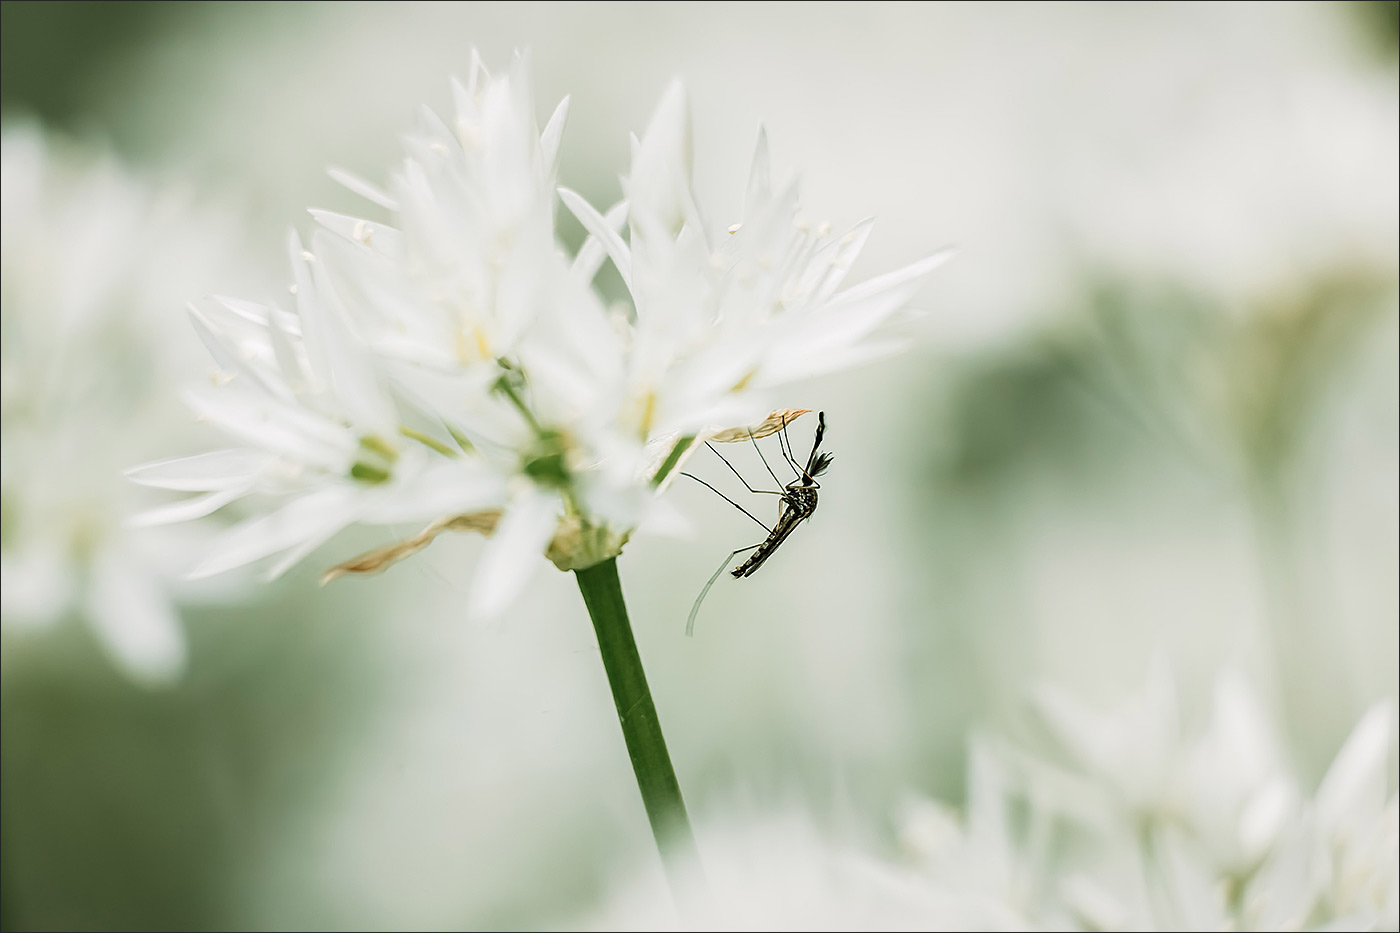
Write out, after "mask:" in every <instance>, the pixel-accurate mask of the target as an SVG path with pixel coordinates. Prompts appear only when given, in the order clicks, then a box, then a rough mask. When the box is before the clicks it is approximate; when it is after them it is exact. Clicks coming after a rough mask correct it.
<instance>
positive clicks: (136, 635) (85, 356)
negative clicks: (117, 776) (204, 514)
mask: <svg viewBox="0 0 1400 933" xmlns="http://www.w3.org/2000/svg"><path fill="white" fill-rule="evenodd" d="M0 151H3V174H4V189H5V198H4V209H3V220H0V289H3V293H4V298H3V312H0V325H3V332H4V339H3V342H0V346H3V351H0V385H2V388H0V412H3V421H2V422H0V433H2V434H3V437H4V444H3V461H4V465H3V472H2V473H0V476H2V477H3V478H2V479H0V504H3V516H2V517H0V529H2V533H0V577H3V586H0V593H2V594H3V596H0V619H3V622H4V625H5V628H6V630H7V631H14V630H16V629H23V628H34V627H41V626H47V625H51V624H53V623H54V622H56V621H58V620H59V619H61V618H63V617H64V616H66V615H68V614H70V613H75V614H77V615H80V616H82V617H84V618H85V619H86V620H87V621H88V622H89V623H90V625H91V626H92V630H93V631H94V633H95V634H96V635H97V638H98V641H99V643H100V644H101V645H102V646H103V647H104V648H105V649H106V651H107V652H108V653H109V654H110V655H111V656H112V658H113V660H114V661H115V662H116V663H117V664H118V665H119V666H120V667H121V668H122V669H123V670H124V671H125V672H127V673H128V674H130V675H131V676H133V677H135V678H137V679H138V680H142V681H146V682H163V681H167V680H169V679H171V678H173V677H174V676H176V675H177V674H178V673H179V672H180V671H181V670H182V668H183V666H184V663H185V653H186V652H185V642H184V636H183V633H182V631H181V627H180V624H179V615H178V611H177V609H176V598H175V592H174V591H175V590H177V589H179V587H178V581H179V578H180V575H181V574H180V571H182V570H183V568H182V567H181V566H180V563H181V558H182V555H183V554H184V553H185V551H186V550H187V549H188V546H189V538H190V537H191V535H192V534H197V533H198V532H197V531H195V530H190V531H185V532H183V533H180V534H176V535H171V534H155V533H152V532H150V531H147V530H143V529H140V528H136V527H131V526H129V525H128V524H127V523H126V521H125V520H126V518H127V516H128V514H129V513H130V511H131V510H132V508H133V506H134V505H135V503H134V502H133V496H132V494H133V492H134V490H132V489H131V488H130V487H129V486H128V484H126V483H124V482H122V480H121V478H120V473H121V470H122V468H123V467H125V466H127V465H128V464H130V463H131V462H132V461H133V460H136V459H138V458H142V457H149V456H152V455H155V454H157V453H158V452H159V451H160V450H161V449H162V448H169V447H170V446H172V445H174V444H177V443H183V442H185V441H184V439H185V435H186V434H187V433H188V429H187V424H188V419H187V418H185V417H184V416H183V413H182V412H181V411H180V409H179V406H178V405H176V404H173V403H174V391H175V387H176V386H178V385H179V383H180V381H181V380H183V379H185V378H187V377H188V376H191V375H193V373H194V372H197V370H190V369H188V368H187V360H189V359H190V358H191V354H190V353H188V352H187V350H188V349H191V347H189V346H187V341H186V339H185V338H186V337H187V336H188V335H186V334H183V333H182V332H181V331H180V329H179V328H178V326H176V327H172V326H169V322H168V320H167V319H168V318H176V319H178V317H179V308H180V305H181V304H182V303H183V301H184V300H185V298H184V296H185V295H186V294H188V291H187V290H188V289H191V288H195V287H208V286H209V284H211V283H212V282H213V281H214V276H216V275H220V274H222V273H223V272H225V271H226V270H227V269H228V268H229V266H230V263H229V261H228V259H227V258H226V257H228V256H230V255H235V254H236V250H233V249H230V248H229V247H230V243H229V242H228V239H229V238H228V237H227V236H225V235H223V234H222V233H220V232H219V230H220V228H221V226H226V224H222V223H221V224H219V225H216V224H215V223H214V222H213V221H214V218H213V217H211V216H206V215H205V214H202V213H195V212H193V211H190V210H189V209H188V208H187V207H186V206H184V205H182V204H180V203H179V201H178V199H176V198H174V197H173V196H172V194H171V193H169V192H156V191H153V190H150V189H148V188H147V187H146V186H144V185H142V184H140V183H138V182H137V181H135V180H133V179H132V178H130V177H128V176H127V175H126V174H125V172H123V171H122V170H121V169H119V168H118V167H117V166H116V165H115V164H114V163H111V162H109V161H104V160H101V159H94V158H87V157H79V156H77V155H76V154H75V152H74V151H73V150H72V148H71V147H70V146H68V145H65V144H64V143H62V142H59V141H56V140H52V139H46V138H45V137H43V136H42V135H40V134H39V133H38V132H37V131H35V130H32V129H28V128H22V129H15V130H7V131H6V133H5V135H4V139H3V143H0ZM196 283H199V284H198V285H196ZM194 349H197V348H194ZM210 510H212V507H211V509H210ZM206 511H209V510H206Z"/></svg>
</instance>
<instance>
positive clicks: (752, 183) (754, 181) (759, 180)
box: [743, 126, 772, 223]
mask: <svg viewBox="0 0 1400 933" xmlns="http://www.w3.org/2000/svg"><path fill="white" fill-rule="evenodd" d="M771 185H772V181H771V171H770V169H769V167H768V131H767V130H766V129H765V128H763V127H761V126H760V127H759V128H758V143H757V144H756V145H755V146H754V148H753V162H752V164H751V165H750V166H749V186H748V190H747V191H746V192H745V193H744V213H743V218H744V223H749V222H750V221H752V220H753V218H754V217H756V216H757V215H758V213H759V211H761V210H763V208H764V206H765V205H766V204H767V203H768V199H769V198H770V197H771V196H772V194H771Z"/></svg>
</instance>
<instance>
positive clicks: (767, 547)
mask: <svg viewBox="0 0 1400 933" xmlns="http://www.w3.org/2000/svg"><path fill="white" fill-rule="evenodd" d="M825 433H826V412H818V413H817V431H816V436H815V437H814V438H813V440H812V452H811V454H809V455H808V457H807V463H806V465H805V466H804V465H801V464H799V463H798V462H797V461H796V460H795V459H794V458H793V456H792V447H791V442H788V446H787V447H786V449H784V450H783V457H784V459H785V460H786V461H787V462H788V464H789V466H791V467H792V469H793V471H794V472H796V473H798V476H797V478H796V479H794V480H793V481H792V482H790V483H788V484H787V485H786V486H784V487H783V488H782V489H781V490H767V489H754V488H753V487H752V486H749V484H748V482H747V481H745V480H744V478H743V477H742V476H740V475H739V471H738V470H734V467H733V466H730V465H729V461H727V460H726V461H725V465H727V466H729V468H730V469H731V470H733V471H734V475H736V476H739V479H740V481H741V482H743V483H744V485H745V486H746V487H748V489H749V491H750V492H768V493H772V494H774V495H778V496H781V497H782V498H781V499H780V500H779V504H778V521H777V522H776V523H775V524H774V525H773V527H772V528H768V526H766V525H764V526H763V527H764V528H765V529H767V531H768V537H767V538H765V539H764V540H763V541H761V542H759V543H758V544H751V545H749V546H748V547H744V548H739V549H738V550H736V551H731V552H730V553H729V555H728V556H727V557H725V559H724V562H723V563H721V564H720V566H719V569H718V570H716V571H715V572H714V574H713V575H712V576H711V577H710V579H709V582H708V583H706V584H705V588H704V589H703V590H701V591H700V596H699V598H698V599H696V600H695V605H694V607H692V608H691V610H690V618H689V620H688V621H687V622H686V627H685V631H686V634H687V635H689V634H690V633H691V631H692V630H693V629H694V628H695V616H696V614H697V613H699V611H700V604H701V603H702V602H704V601H705V596H706V595H707V594H708V593H709V592H710V587H712V586H714V583H715V580H716V579H718V578H719V575H720V574H721V573H722V572H723V571H724V568H725V566H726V565H727V564H728V563H729V561H730V559H731V558H733V557H735V556H737V555H739V554H742V553H744V552H745V551H753V553H752V554H750V555H749V556H748V558H747V559H746V560H745V561H744V562H743V563H741V564H740V565H739V566H737V567H735V568H734V569H733V570H731V571H730V575H731V576H733V577H735V578H736V579H738V578H741V577H751V576H753V575H754V574H755V573H757V572H758V569H759V568H760V567H762V566H763V564H764V562H766V561H767V560H768V558H770V557H772V556H773V554H774V552H776V551H777V550H778V548H779V547H780V546H781V545H782V543H783V542H784V541H786V540H787V539H788V536H789V535H791V534H792V533H793V532H794V531H796V530H797V526H798V525H800V524H802V522H804V521H806V520H807V519H809V518H811V517H812V513H814V512H816V510H817V490H819V489H821V483H819V482H817V477H818V476H821V475H822V474H823V473H825V472H826V468H827V467H828V466H830V465H831V454H829V453H826V452H823V451H822V450H821V443H822V436H823V435H824V434H825ZM786 437H787V426H786V425H784V426H783V430H782V431H781V432H780V433H779V435H778V445H779V447H780V448H782V447H783V441H784V439H785V438H786ZM750 440H752V436H750ZM754 448H755V449H757V448H758V444H757V442H756V441H755V442H754ZM715 453H716V454H718V453H719V451H715ZM759 457H760V458H763V453H762V451H759ZM721 459H723V457H721ZM763 463H764V466H767V465H768V461H767V459H766V458H763ZM768 472H769V475H772V473H773V471H772V468H771V467H770V468H769V470H768ZM686 475H687V476H689V475H690V474H686ZM691 478H692V479H697V480H698V479H699V478H698V477H691ZM773 478H774V480H775V481H777V477H776V476H774V477H773ZM699 481H700V482H702V483H703V482H704V480H699ZM705 485H706V486H709V485H710V484H709V483H705ZM710 488H711V489H714V487H713V486H710ZM715 491H716V492H719V490H715ZM720 495H724V494H723V493H720ZM725 498H726V499H729V497H728V496H725ZM729 501H730V502H731V503H732V504H734V505H736V506H738V503H735V502H734V501H733V500H732V499H730V500H729ZM740 509H741V510H742V511H744V512H745V514H748V510H747V509H743V508H742V506H740ZM752 517H753V516H752V515H750V518H752ZM755 521H757V519H755ZM759 524H760V525H762V524H763V523H762V522H759Z"/></svg>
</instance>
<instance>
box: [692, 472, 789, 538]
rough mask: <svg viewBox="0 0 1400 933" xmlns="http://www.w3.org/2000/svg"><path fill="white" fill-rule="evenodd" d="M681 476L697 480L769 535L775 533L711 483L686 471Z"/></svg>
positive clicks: (758, 490) (759, 490) (757, 490)
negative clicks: (756, 523)
mask: <svg viewBox="0 0 1400 933" xmlns="http://www.w3.org/2000/svg"><path fill="white" fill-rule="evenodd" d="M681 476H689V477H690V478H691V479H693V480H695V481H696V482H697V483H699V484H700V485H702V486H704V487H706V488H708V489H709V490H710V491H711V492H713V493H714V494H715V495H717V496H719V497H720V498H721V499H723V500H724V501H725V502H728V503H729V504H730V505H732V506H734V508H736V509H738V510H739V511H740V512H743V513H744V514H745V515H747V516H748V517H749V518H752V519H753V520H754V521H756V522H758V526H759V527H760V528H762V529H763V530H764V531H766V532H768V533H769V534H772V533H773V529H772V528H769V527H768V526H767V525H765V524H763V522H761V521H759V520H758V519H757V518H755V517H754V514H753V513H752V512H750V511H749V510H748V509H746V508H744V507H743V506H742V505H740V504H739V503H737V502H735V501H734V500H733V499H731V498H729V497H728V496H726V495H725V494H724V493H722V492H720V491H719V490H718V489H716V488H715V487H713V486H711V485H710V484H709V483H707V482H705V481H704V480H703V479H701V478H700V477H698V476H696V475H695V474H694V473H686V472H685V471H681ZM753 491H754V492H763V490H761V489H755V490H753Z"/></svg>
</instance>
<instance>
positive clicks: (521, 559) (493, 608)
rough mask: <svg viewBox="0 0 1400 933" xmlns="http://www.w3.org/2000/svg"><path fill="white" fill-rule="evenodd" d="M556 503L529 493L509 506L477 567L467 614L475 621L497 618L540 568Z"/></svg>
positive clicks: (555, 521)
mask: <svg viewBox="0 0 1400 933" xmlns="http://www.w3.org/2000/svg"><path fill="white" fill-rule="evenodd" d="M558 513H559V502H558V500H557V499H555V498H554V497H553V496H547V495H545V494H543V493H540V492H535V491H531V492H529V493H527V494H526V495H525V496H523V497H522V498H521V499H520V500H519V501H518V502H516V503H515V504H514V505H513V506H511V508H510V510H509V511H508V512H506V515H505V517H504V518H503V519H501V524H500V525H499V526H498V527H497V528H496V533H495V534H494V535H492V537H491V540H490V541H489V542H487V545H486V549H485V551H483V552H482V555H481V560H480V562H479V563H478V565H477V570H476V577H475V582H474V584H473V586H472V592H471V596H470V597H469V599H468V611H469V612H470V614H471V615H472V616H473V617H475V618H477V619H483V620H485V619H490V618H493V617H495V616H497V615H499V614H500V613H501V612H502V611H503V610H504V609H505V608H506V607H507V606H509V605H510V604H511V602H512V601H514V599H515V597H516V596H518V595H519V594H520V591H521V590H523V589H524V588H525V584H526V583H527V582H528V581H529V579H530V576H531V575H532V574H534V572H535V571H536V570H538V569H539V568H540V563H541V560H542V556H543V554H544V549H545V546H546V545H548V544H549V539H550V538H552V537H553V536H554V529H555V527H556V526H557V525H558V524H559V514H558Z"/></svg>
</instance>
